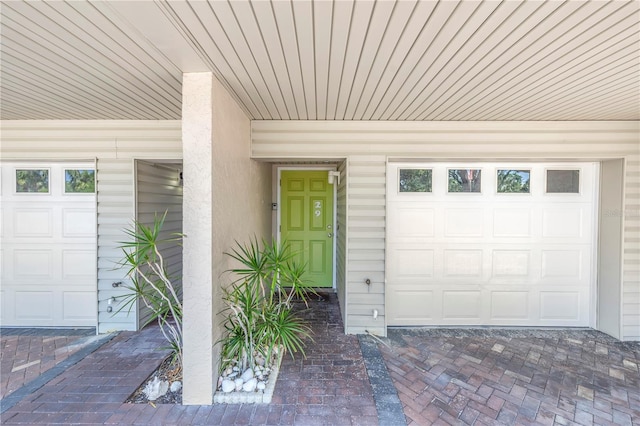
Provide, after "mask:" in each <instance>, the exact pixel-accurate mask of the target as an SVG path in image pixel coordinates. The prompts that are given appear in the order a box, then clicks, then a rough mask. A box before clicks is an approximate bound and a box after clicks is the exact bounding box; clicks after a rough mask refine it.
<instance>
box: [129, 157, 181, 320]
mask: <svg viewBox="0 0 640 426" xmlns="http://www.w3.org/2000/svg"><path fill="white" fill-rule="evenodd" d="M181 171H182V164H154V163H150V162H146V161H137V162H136V220H137V221H138V222H140V223H143V224H145V225H147V226H152V225H153V222H154V220H155V217H156V215H158V216H161V215H163V214H164V213H165V212H166V213H167V215H166V217H165V221H164V226H163V228H162V234H161V239H169V238H173V236H174V235H175V234H182V185H181V183H180V173H181ZM161 253H162V255H163V256H164V262H165V267H166V270H167V273H168V274H169V276H170V277H173V278H174V279H173V280H172V284H174V286H175V288H176V289H177V291H178V294H179V295H180V296H181V295H182V245H181V244H180V245H178V244H175V243H173V244H168V245H163V246H161ZM151 315H152V312H151V310H150V309H148V308H147V307H146V306H144V305H143V304H139V306H138V327H142V326H144V324H146V323H147V321H149V319H150V318H151Z"/></svg>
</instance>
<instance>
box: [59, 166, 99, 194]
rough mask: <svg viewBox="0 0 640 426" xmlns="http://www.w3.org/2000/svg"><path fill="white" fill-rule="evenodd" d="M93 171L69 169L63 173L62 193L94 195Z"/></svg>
mask: <svg viewBox="0 0 640 426" xmlns="http://www.w3.org/2000/svg"><path fill="white" fill-rule="evenodd" d="M95 175H96V172H95V170H78V169H71V170H69V169H68V170H65V171H64V192H66V193H67V194H69V193H76V192H80V193H94V192H96V176H95Z"/></svg>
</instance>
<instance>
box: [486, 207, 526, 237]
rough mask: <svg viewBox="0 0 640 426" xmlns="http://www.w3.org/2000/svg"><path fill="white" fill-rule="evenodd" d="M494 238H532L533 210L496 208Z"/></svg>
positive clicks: (494, 212) (494, 213)
mask: <svg viewBox="0 0 640 426" xmlns="http://www.w3.org/2000/svg"><path fill="white" fill-rule="evenodd" d="M493 236H494V237H510V238H529V237H531V209H512V208H496V209H495V210H494V211H493Z"/></svg>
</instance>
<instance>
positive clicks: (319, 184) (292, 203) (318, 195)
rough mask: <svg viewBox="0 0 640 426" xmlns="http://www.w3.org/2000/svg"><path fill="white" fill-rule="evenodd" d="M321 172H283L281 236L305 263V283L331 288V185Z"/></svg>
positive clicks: (326, 174)
mask: <svg viewBox="0 0 640 426" xmlns="http://www.w3.org/2000/svg"><path fill="white" fill-rule="evenodd" d="M327 176H328V173H327V171H326V170H323V171H316V170H313V171H300V170H283V171H282V172H281V175H280V177H281V180H280V198H281V199H280V204H281V206H282V209H281V216H280V227H281V228H280V237H281V239H282V240H283V241H287V242H288V243H289V245H290V247H291V249H292V250H293V251H294V253H297V256H298V259H299V261H301V262H304V263H305V264H306V270H307V273H306V275H305V276H304V278H305V280H306V282H307V283H308V284H309V285H311V286H313V287H332V286H333V236H334V229H333V227H334V226H333V185H331V184H329V182H328V179H327Z"/></svg>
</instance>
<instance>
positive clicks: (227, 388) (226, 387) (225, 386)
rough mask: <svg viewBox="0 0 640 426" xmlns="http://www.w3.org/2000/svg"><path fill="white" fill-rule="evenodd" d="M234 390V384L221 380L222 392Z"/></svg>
mask: <svg viewBox="0 0 640 426" xmlns="http://www.w3.org/2000/svg"><path fill="white" fill-rule="evenodd" d="M234 390H236V384H235V383H234V382H233V381H231V380H223V381H222V392H224V393H229V392H233V391H234Z"/></svg>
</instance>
